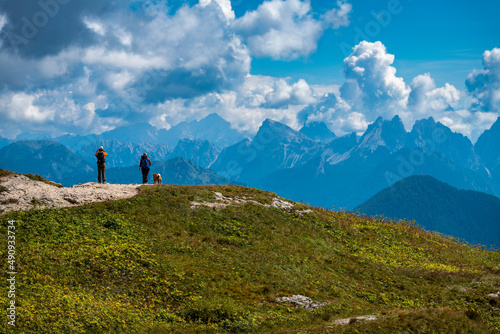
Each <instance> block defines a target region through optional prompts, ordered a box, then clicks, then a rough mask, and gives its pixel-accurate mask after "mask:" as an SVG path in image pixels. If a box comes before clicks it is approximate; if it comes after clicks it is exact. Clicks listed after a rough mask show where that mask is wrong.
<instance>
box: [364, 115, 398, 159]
mask: <svg viewBox="0 0 500 334" xmlns="http://www.w3.org/2000/svg"><path fill="white" fill-rule="evenodd" d="M406 138H407V132H406V130H405V127H404V125H403V122H402V121H401V118H400V117H399V116H398V115H396V116H394V117H393V118H392V119H391V120H390V121H389V120H384V119H383V118H382V117H378V118H377V119H376V120H375V122H373V123H372V124H370V125H369V126H368V128H367V129H366V131H365V133H364V134H363V136H362V137H361V140H360V144H359V146H358V148H360V149H369V150H370V151H372V152H373V151H375V150H376V149H377V148H378V147H380V146H385V147H387V148H388V149H390V150H391V151H396V150H398V149H400V148H402V147H403V146H404V145H405V142H406Z"/></svg>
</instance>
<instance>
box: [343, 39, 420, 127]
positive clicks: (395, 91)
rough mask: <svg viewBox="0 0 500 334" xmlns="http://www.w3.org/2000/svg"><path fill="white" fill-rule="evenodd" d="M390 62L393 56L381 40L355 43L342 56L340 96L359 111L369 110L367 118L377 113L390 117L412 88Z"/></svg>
mask: <svg viewBox="0 0 500 334" xmlns="http://www.w3.org/2000/svg"><path fill="white" fill-rule="evenodd" d="M393 62H394V55H392V54H388V53H387V50H386V48H385V46H384V45H383V44H382V43H381V42H375V43H369V42H366V41H363V42H361V43H359V44H358V45H356V46H355V47H354V49H353V53H352V54H351V55H350V56H348V57H347V58H345V59H344V74H345V77H346V82H345V83H344V85H343V86H342V87H341V89H340V91H341V94H342V98H343V99H344V100H346V101H347V102H348V103H350V104H351V105H352V106H353V107H354V108H355V109H357V110H358V111H363V112H365V113H371V114H369V115H368V116H369V117H368V119H370V120H375V119H376V117H377V116H380V115H382V116H383V117H386V118H392V116H394V115H395V114H397V113H399V112H401V111H402V110H404V109H405V108H406V105H407V103H408V97H409V94H410V90H411V89H410V87H408V86H407V85H406V84H405V82H404V80H403V78H400V77H397V76H396V68H395V67H393V66H391V65H392V63H393Z"/></svg>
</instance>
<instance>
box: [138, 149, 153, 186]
mask: <svg viewBox="0 0 500 334" xmlns="http://www.w3.org/2000/svg"><path fill="white" fill-rule="evenodd" d="M150 166H151V160H149V158H148V155H147V154H146V153H143V154H142V156H141V161H140V162H139V170H142V184H146V183H148V174H149V167H150Z"/></svg>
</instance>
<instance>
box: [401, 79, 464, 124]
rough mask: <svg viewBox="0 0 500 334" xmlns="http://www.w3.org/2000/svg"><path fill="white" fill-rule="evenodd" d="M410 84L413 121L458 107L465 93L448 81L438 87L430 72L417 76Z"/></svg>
mask: <svg viewBox="0 0 500 334" xmlns="http://www.w3.org/2000/svg"><path fill="white" fill-rule="evenodd" d="M410 86H411V93H410V98H409V108H410V109H411V110H412V115H413V119H412V121H415V120H416V119H417V118H426V117H430V116H433V115H435V114H436V113H439V112H441V111H449V110H452V109H453V108H456V107H457V105H458V103H459V102H460V99H461V97H462V95H463V94H462V93H461V92H460V91H459V90H458V89H457V88H455V87H454V86H453V85H450V84H448V83H446V84H445V86H444V87H439V88H436V84H435V82H434V79H432V77H431V75H430V74H429V73H425V74H421V75H419V76H417V77H415V78H414V79H413V80H412V82H411V85H410Z"/></svg>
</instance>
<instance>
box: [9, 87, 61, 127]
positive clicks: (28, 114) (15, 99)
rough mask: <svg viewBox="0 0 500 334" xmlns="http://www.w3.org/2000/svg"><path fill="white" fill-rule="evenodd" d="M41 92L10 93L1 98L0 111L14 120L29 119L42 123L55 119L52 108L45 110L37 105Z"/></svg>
mask: <svg viewBox="0 0 500 334" xmlns="http://www.w3.org/2000/svg"><path fill="white" fill-rule="evenodd" d="M40 97H41V94H35V95H32V94H26V93H23V92H21V93H8V94H5V95H3V96H2V98H1V99H0V112H1V113H2V114H3V116H5V117H6V118H8V119H11V120H14V121H21V122H22V121H29V122H34V123H42V122H46V121H50V120H53V118H54V113H53V111H52V110H50V109H49V110H47V109H45V110H43V109H42V108H40V107H38V106H36V105H35V101H36V100H37V99H39V98H40Z"/></svg>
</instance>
